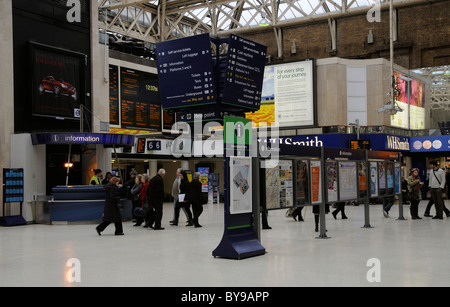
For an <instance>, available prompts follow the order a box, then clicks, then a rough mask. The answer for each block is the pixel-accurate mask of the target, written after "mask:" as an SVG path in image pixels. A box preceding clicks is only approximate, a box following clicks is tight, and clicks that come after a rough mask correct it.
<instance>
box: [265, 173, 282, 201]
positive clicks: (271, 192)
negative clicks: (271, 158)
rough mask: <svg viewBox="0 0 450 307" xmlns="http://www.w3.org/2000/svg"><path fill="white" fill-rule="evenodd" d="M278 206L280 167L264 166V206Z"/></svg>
mask: <svg viewBox="0 0 450 307" xmlns="http://www.w3.org/2000/svg"><path fill="white" fill-rule="evenodd" d="M279 206H280V169H279V167H278V166H275V167H271V168H266V208H267V209H269V208H271V209H273V208H278V207H279Z"/></svg>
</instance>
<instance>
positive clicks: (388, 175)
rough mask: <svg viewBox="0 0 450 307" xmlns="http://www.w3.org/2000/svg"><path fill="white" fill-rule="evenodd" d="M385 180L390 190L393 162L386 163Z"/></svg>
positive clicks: (392, 179) (392, 186)
mask: <svg viewBox="0 0 450 307" xmlns="http://www.w3.org/2000/svg"><path fill="white" fill-rule="evenodd" d="M386 180H387V188H388V190H391V191H392V189H394V163H391V162H388V163H386ZM390 194H391V193H390Z"/></svg>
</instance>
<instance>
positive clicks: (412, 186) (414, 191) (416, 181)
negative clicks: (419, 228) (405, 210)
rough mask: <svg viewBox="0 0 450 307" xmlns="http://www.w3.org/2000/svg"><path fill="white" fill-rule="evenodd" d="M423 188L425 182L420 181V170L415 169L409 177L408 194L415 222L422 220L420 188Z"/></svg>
mask: <svg viewBox="0 0 450 307" xmlns="http://www.w3.org/2000/svg"><path fill="white" fill-rule="evenodd" d="M422 186H423V182H421V181H420V177H419V169H418V168H413V169H412V170H411V172H410V176H409V177H408V192H409V201H410V202H411V206H410V209H409V210H410V212H411V218H412V219H413V220H420V219H422V218H421V217H419V203H420V188H421V187H422Z"/></svg>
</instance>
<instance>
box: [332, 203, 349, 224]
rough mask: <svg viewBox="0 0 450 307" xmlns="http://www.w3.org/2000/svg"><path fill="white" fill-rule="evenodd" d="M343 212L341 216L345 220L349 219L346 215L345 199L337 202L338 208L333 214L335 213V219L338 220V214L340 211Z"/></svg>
mask: <svg viewBox="0 0 450 307" xmlns="http://www.w3.org/2000/svg"><path fill="white" fill-rule="evenodd" d="M339 212H341V217H342V219H343V220H346V219H348V217H347V216H346V215H345V201H341V202H337V203H336V210H334V211H333V212H332V213H331V215H333V217H334V219H335V220H336V216H337V215H338V213H339Z"/></svg>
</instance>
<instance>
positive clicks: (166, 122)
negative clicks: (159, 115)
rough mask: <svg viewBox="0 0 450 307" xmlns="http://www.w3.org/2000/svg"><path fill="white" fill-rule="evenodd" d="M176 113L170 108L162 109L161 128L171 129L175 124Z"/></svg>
mask: <svg viewBox="0 0 450 307" xmlns="http://www.w3.org/2000/svg"><path fill="white" fill-rule="evenodd" d="M175 118H176V113H175V111H172V110H163V129H165V130H172V126H173V125H174V124H175V121H176V120H175Z"/></svg>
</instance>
